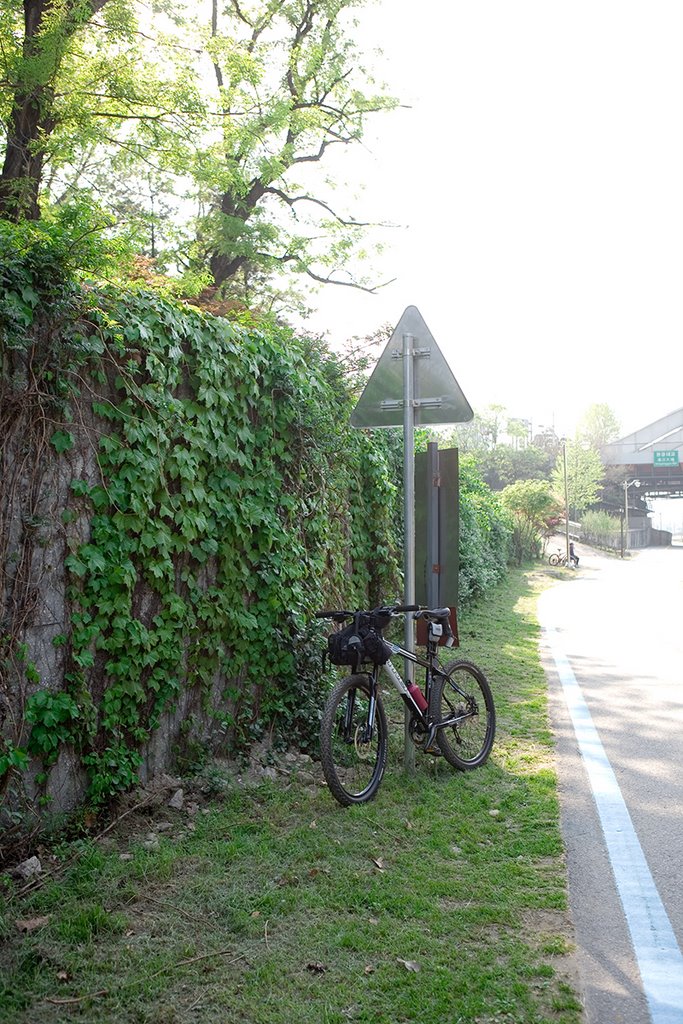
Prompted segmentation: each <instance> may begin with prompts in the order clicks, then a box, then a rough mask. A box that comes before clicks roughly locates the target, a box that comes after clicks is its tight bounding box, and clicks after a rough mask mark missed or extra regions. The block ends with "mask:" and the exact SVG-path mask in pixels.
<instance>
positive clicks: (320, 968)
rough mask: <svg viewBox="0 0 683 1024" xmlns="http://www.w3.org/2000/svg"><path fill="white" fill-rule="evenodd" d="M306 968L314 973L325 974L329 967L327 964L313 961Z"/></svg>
mask: <svg viewBox="0 0 683 1024" xmlns="http://www.w3.org/2000/svg"><path fill="white" fill-rule="evenodd" d="M306 970H307V971H311V973H312V974H324V973H325V971H326V970H327V967H326V966H325V964H321V963H319V962H316V963H313V962H312V961H311V963H310V964H306Z"/></svg>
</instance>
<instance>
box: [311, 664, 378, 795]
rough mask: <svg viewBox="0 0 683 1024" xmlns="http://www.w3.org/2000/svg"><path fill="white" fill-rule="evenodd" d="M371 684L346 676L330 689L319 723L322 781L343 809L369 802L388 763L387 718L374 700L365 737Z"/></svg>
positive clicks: (356, 676) (365, 680)
mask: <svg viewBox="0 0 683 1024" xmlns="http://www.w3.org/2000/svg"><path fill="white" fill-rule="evenodd" d="M369 706H370V681H369V679H368V677H367V676H365V675H354V676H348V677H347V678H346V679H341V680H340V681H339V682H338V683H336V684H335V686H334V687H333V688H332V692H331V693H330V696H329V697H328V699H327V703H326V704H325V709H324V711H323V717H322V721H321V723H320V761H321V764H322V769H323V774H324V776H325V781H326V782H327V785H328V786H329V788H330V792H331V793H332V795H333V796H334V798H335V800H338V801H339V803H340V804H342V805H343V806H344V807H347V806H349V805H350V804H362V803H365V802H366V801H368V800H372V798H373V796H374V795H375V793H376V792H377V790H378V788H379V784H380V782H381V781H382V776H383V775H384V769H385V767H386V763H387V718H386V715H385V713H384V708H383V707H382V702H381V700H380V699H379V697H377V703H376V707H375V724H374V728H373V730H372V735H371V736H369V735H368V713H369Z"/></svg>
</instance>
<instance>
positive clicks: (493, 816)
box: [489, 807, 500, 818]
mask: <svg viewBox="0 0 683 1024" xmlns="http://www.w3.org/2000/svg"><path fill="white" fill-rule="evenodd" d="M489 814H490V815H491V817H492V818H497V817H498V815H499V814H500V811H499V810H498V809H497V808H495V807H494V809H493V810H492V811H489Z"/></svg>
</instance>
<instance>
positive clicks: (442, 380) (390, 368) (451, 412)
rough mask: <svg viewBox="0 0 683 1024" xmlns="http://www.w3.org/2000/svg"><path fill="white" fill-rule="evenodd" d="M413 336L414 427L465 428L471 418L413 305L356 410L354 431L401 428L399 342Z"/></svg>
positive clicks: (380, 360) (401, 404) (469, 410)
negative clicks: (457, 425) (441, 425)
mask: <svg viewBox="0 0 683 1024" xmlns="http://www.w3.org/2000/svg"><path fill="white" fill-rule="evenodd" d="M406 334H410V335H412V336H413V350H414V395H413V410H414V422H415V425H416V426H425V425H428V424H430V423H464V422H466V421H467V420H471V419H472V416H473V415H474V413H473V412H472V409H471V407H470V404H469V402H468V401H467V399H466V398H465V396H464V394H463V393H462V390H461V388H460V385H459V384H458V382H457V380H456V379H455V377H454V376H453V373H452V371H451V368H450V366H449V365H448V363H447V362H446V359H445V358H444V355H443V353H442V352H441V350H440V348H439V346H438V345H437V343H436V341H435V340H434V338H433V336H432V333H431V331H430V330H429V328H428V327H427V325H426V323H425V322H424V320H423V319H422V315H421V313H420V311H419V310H418V309H417V307H416V306H408V308H407V309H406V311H405V312H404V314H403V316H402V317H401V319H400V320H399V322H398V324H397V325H396V327H395V329H394V333H393V334H392V335H391V338H390V339H389V341H388V343H387V346H386V348H385V349H384V352H383V353H382V355H381V356H380V358H379V361H378V363H377V366H376V367H375V369H374V370H373V371H372V375H371V377H370V380H369V381H368V382H367V384H366V385H365V390H364V391H363V394H362V395H361V396H360V398H359V399H358V403H357V405H356V408H355V409H354V410H353V412H352V413H351V426H352V427H400V426H402V425H403V402H404V396H403V338H404V336H405V335H406Z"/></svg>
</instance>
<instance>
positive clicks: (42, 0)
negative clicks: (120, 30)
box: [0, 0, 107, 221]
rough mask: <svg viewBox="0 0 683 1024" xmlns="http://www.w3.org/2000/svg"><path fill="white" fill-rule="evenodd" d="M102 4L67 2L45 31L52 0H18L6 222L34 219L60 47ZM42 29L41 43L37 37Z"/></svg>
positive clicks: (2, 184) (2, 206)
mask: <svg viewBox="0 0 683 1024" xmlns="http://www.w3.org/2000/svg"><path fill="white" fill-rule="evenodd" d="M105 3H107V0H90V3H89V4H87V5H85V6H83V5H82V4H80V3H78V0H67V3H66V4H65V7H64V10H63V13H62V17H61V24H54V23H53V25H52V26H49V27H48V28H47V29H45V24H44V23H45V18H46V15H53V16H54V13H55V12H54V10H53V0H24V42H23V54H22V57H23V59H22V61H20V62H19V66H18V72H17V79H16V81H15V82H14V103H13V105H12V112H11V114H10V116H9V120H8V125H7V142H6V149H5V160H4V164H3V168H2V173H0V216H2V217H5V218H7V219H8V220H14V221H20V220H38V219H39V217H40V207H39V205H38V192H39V189H40V182H41V178H42V174H43V162H44V160H45V145H44V140H45V139H47V138H49V137H50V135H51V134H52V132H53V131H54V129H55V126H56V124H57V121H56V119H55V116H54V108H53V104H54V88H53V85H52V83H53V82H54V79H55V76H56V74H57V72H58V70H59V65H60V63H61V61H62V57H63V55H64V52H65V49H66V47H65V46H64V40H66V39H69V38H70V37H71V36H73V35H74V33H75V32H76V31H77V30H78V29H79V28H80V27H82V26H83V25H84V24H87V22H88V21H89V19H90V18H92V16H93V14H95V13H97V11H99V10H101V8H102V7H104V5H105ZM44 29H45V36H44V38H45V39H47V44H46V45H45V46H44V45H43V43H44V38H43V37H42V36H41V33H42V32H43V30H44ZM57 34H60V35H61V36H62V40H61V42H59V41H57V39H56V38H55V37H56V35H57ZM48 37H49V38H48ZM41 51H43V52H42V53H41ZM48 55H49V56H51V57H52V59H51V60H50V59H49V56H48ZM41 56H42V59H43V68H42V69H41V75H40V81H35V72H34V71H33V70H32V68H35V65H36V64H37V62H38V61H39V60H40V58H41ZM22 75H24V76H25V77H22Z"/></svg>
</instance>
